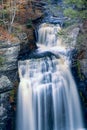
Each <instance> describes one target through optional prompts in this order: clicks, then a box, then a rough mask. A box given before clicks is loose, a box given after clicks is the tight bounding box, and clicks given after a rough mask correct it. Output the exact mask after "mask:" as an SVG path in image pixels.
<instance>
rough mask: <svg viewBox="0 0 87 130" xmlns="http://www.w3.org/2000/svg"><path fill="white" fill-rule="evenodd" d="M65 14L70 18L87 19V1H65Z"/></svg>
mask: <svg viewBox="0 0 87 130" xmlns="http://www.w3.org/2000/svg"><path fill="white" fill-rule="evenodd" d="M64 3H65V4H66V8H65V10H64V14H65V15H66V16H67V17H70V18H76V19H83V20H84V19H87V0H64Z"/></svg>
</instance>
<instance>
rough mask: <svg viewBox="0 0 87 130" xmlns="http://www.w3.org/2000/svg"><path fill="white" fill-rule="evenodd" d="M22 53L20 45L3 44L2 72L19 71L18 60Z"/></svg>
mask: <svg viewBox="0 0 87 130" xmlns="http://www.w3.org/2000/svg"><path fill="white" fill-rule="evenodd" d="M19 51H20V43H16V44H12V43H10V45H9V44H7V43H4V42H3V43H1V44H0V54H1V55H0V57H1V58H2V63H1V66H0V71H7V70H13V69H17V59H18V55H19Z"/></svg>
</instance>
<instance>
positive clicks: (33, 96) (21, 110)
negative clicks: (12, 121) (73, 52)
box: [17, 24, 84, 130]
mask: <svg viewBox="0 0 87 130" xmlns="http://www.w3.org/2000/svg"><path fill="white" fill-rule="evenodd" d="M59 29H60V28H59V26H54V25H48V24H43V25H42V26H41V27H40V29H39V31H38V34H39V35H38V45H41V44H44V45H45V49H44V50H46V49H47V48H46V46H47V47H48V48H50V49H51V48H52V47H53V46H54V47H55V49H53V50H51V51H53V52H55V53H58V52H59V50H58V48H60V49H61V51H63V52H66V49H65V47H62V45H61V43H60V40H59V41H58V38H57V36H56V35H57V31H59ZM50 49H49V51H50ZM39 51H40V49H39ZM19 76H20V85H19V91H18V116H17V130H84V127H83V120H82V115H81V110H80V102H79V96H78V92H77V89H76V85H75V82H74V79H73V77H72V74H71V71H70V67H69V62H68V58H67V57H66V56H63V55H62V54H60V58H59V59H57V58H55V56H50V57H43V58H38V59H30V60H26V61H20V62H19Z"/></svg>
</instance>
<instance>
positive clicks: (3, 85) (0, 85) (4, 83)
mask: <svg viewBox="0 0 87 130" xmlns="http://www.w3.org/2000/svg"><path fill="white" fill-rule="evenodd" d="M10 89H12V83H11V81H10V80H9V79H8V77H7V76H4V75H2V76H1V78H0V93H1V92H4V91H7V90H10Z"/></svg>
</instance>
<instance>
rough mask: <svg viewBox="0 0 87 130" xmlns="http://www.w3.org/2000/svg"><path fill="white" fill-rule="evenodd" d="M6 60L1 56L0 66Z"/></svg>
mask: <svg viewBox="0 0 87 130" xmlns="http://www.w3.org/2000/svg"><path fill="white" fill-rule="evenodd" d="M3 61H4V59H3V58H2V57H1V56H0V66H2V64H3Z"/></svg>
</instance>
